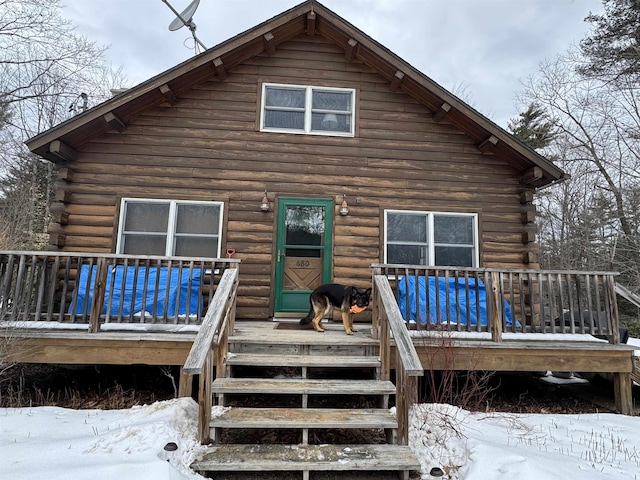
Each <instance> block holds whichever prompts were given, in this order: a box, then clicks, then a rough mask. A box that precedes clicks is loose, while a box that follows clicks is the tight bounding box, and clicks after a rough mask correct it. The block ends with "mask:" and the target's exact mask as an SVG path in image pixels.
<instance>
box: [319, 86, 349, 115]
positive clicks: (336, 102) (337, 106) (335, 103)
mask: <svg viewBox="0 0 640 480" xmlns="http://www.w3.org/2000/svg"><path fill="white" fill-rule="evenodd" d="M312 97H313V101H312V107H311V108H312V109H313V110H337V111H342V112H350V111H351V92H348V93H347V92H333V91H330V92H323V91H318V90H314V91H313V94H312Z"/></svg>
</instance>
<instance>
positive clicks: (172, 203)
mask: <svg viewBox="0 0 640 480" xmlns="http://www.w3.org/2000/svg"><path fill="white" fill-rule="evenodd" d="M127 203H155V204H158V203H162V204H168V205H169V218H168V221H167V232H166V236H167V241H166V243H165V256H168V257H172V256H177V255H175V254H174V250H175V239H176V238H177V237H179V236H189V237H210V238H217V240H218V251H217V254H216V257H217V258H220V253H221V250H222V220H223V216H224V202H215V201H198V200H166V199H158V198H122V200H121V203H120V219H119V223H118V240H117V242H116V252H117V253H118V254H121V253H122V249H123V247H124V235H125V233H132V232H125V231H124V226H125V216H126V211H127V207H126V206H127ZM179 205H207V206H212V205H218V206H219V208H220V215H219V218H218V234H217V235H214V234H176V222H177V218H178V206H179ZM133 233H135V232H133ZM139 233H144V234H147V235H148V234H150V233H152V232H143V231H140V232H139ZM195 256H196V257H198V256H199V255H195Z"/></svg>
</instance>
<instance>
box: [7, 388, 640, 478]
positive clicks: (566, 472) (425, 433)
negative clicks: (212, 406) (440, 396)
mask: <svg viewBox="0 0 640 480" xmlns="http://www.w3.org/2000/svg"><path fill="white" fill-rule="evenodd" d="M216 408H217V407H216ZM197 414H198V406H197V404H196V402H195V401H194V400H192V399H190V398H180V399H175V400H168V401H163V402H156V403H154V404H152V405H146V406H139V407H134V408H131V409H129V410H70V409H65V408H58V407H33V408H5V409H0V451H1V452H2V454H1V455H0V478H1V479H3V480H29V479H33V480H43V479H47V480H63V479H69V478H73V479H74V480H85V479H86V480H102V479H105V480H106V479H110V480H111V479H114V478H117V479H119V480H141V479H142V480H144V479H154V480H186V479H202V478H203V477H201V476H199V475H197V474H195V473H193V472H191V471H190V470H189V469H188V465H189V464H190V463H191V462H192V461H193V460H194V459H195V458H196V456H197V455H198V452H199V451H200V448H201V447H200V445H199V444H198V442H197V441H196V418H197ZM169 442H175V443H176V444H177V445H178V449H177V450H176V451H175V452H174V453H173V454H168V453H167V452H165V450H164V447H165V445H166V444H167V443H169ZM410 444H411V447H412V448H413V450H414V451H415V452H416V454H417V455H418V457H419V458H420V461H421V464H422V466H423V472H424V473H423V476H422V478H423V479H433V478H435V477H432V476H429V475H428V473H429V472H430V470H431V469H432V468H433V467H440V468H442V469H443V470H444V471H445V472H446V473H445V476H444V477H441V478H444V479H450V480H452V479H457V480H463V479H464V480H513V479H518V480H555V479H557V480H565V479H567V478H579V479H581V480H600V479H607V480H617V479H620V480H622V479H624V480H630V479H633V480H640V417H628V416H622V415H614V414H588V415H541V414H540V415H537V414H536V415H534V414H512V413H470V412H468V411H465V410H461V409H459V408H456V407H453V406H451V405H439V404H423V405H416V406H415V407H414V408H413V409H412V412H411V429H410ZM168 455H172V456H171V458H170V459H169V461H167V456H168Z"/></svg>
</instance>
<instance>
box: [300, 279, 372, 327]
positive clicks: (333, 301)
mask: <svg viewBox="0 0 640 480" xmlns="http://www.w3.org/2000/svg"><path fill="white" fill-rule="evenodd" d="M370 300H371V289H370V288H367V289H366V290H365V289H363V288H358V287H354V286H351V285H341V284H339V283H327V284H325V285H320V286H319V287H318V288H316V289H315V290H314V291H313V292H311V295H310V296H309V304H310V307H309V313H307V316H306V317H304V318H303V319H301V320H300V325H308V324H309V323H311V324H312V325H313V328H314V329H315V330H316V331H317V332H324V329H323V328H322V317H324V316H325V315H326V314H328V313H329V312H330V311H331V309H332V308H334V307H335V308H339V309H340V312H341V313H342V324H343V325H344V330H345V332H347V335H353V332H357V330H356V329H355V328H353V313H352V312H351V308H352V307H358V310H360V311H362V309H364V308H366V307H367V306H368V305H369V301H370Z"/></svg>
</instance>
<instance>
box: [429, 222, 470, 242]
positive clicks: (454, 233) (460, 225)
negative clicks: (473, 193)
mask: <svg viewBox="0 0 640 480" xmlns="http://www.w3.org/2000/svg"><path fill="white" fill-rule="evenodd" d="M433 235H434V239H435V243H436V244H438V243H456V244H463V245H473V244H474V241H473V217H465V216H460V215H435V216H434V218H433Z"/></svg>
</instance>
